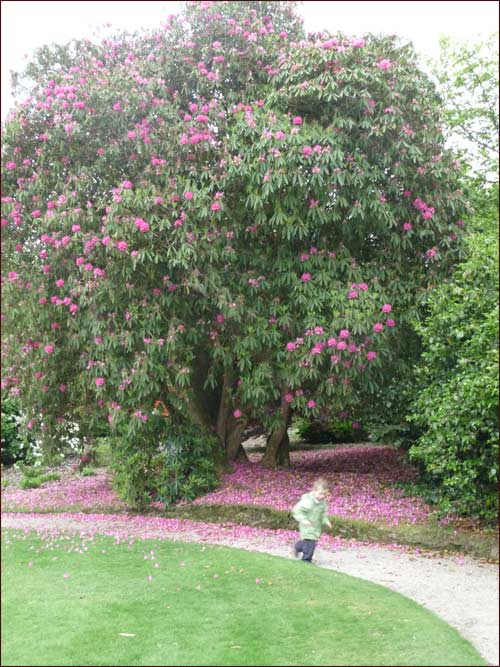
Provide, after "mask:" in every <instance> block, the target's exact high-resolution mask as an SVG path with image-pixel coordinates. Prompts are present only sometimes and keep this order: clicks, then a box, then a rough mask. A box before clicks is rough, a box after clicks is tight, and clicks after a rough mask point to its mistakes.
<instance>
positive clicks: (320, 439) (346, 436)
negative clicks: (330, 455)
mask: <svg viewBox="0 0 500 667" xmlns="http://www.w3.org/2000/svg"><path fill="white" fill-rule="evenodd" d="M293 426H294V427H295V430H296V431H297V433H298V434H299V436H300V437H301V438H302V439H303V440H306V441H307V442H310V443H312V444H326V443H329V442H331V443H342V442H360V441H361V440H365V439H366V438H367V434H366V433H365V431H363V430H362V429H359V428H358V429H357V428H353V422H352V421H351V420H345V421H344V420H340V419H330V420H329V421H328V422H327V423H322V422H318V421H314V420H308V419H305V418H302V417H299V418H296V419H295V420H294V421H293Z"/></svg>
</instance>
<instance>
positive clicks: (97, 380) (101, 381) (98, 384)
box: [95, 377, 106, 387]
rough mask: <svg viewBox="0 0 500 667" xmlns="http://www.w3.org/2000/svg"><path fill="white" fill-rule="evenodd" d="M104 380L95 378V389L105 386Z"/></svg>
mask: <svg viewBox="0 0 500 667" xmlns="http://www.w3.org/2000/svg"><path fill="white" fill-rule="evenodd" d="M105 382H106V380H105V379H104V378H101V377H99V378H96V379H95V383H96V386H97V387H102V386H103V385H104V384H105Z"/></svg>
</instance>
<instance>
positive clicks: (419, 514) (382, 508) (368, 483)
mask: <svg viewBox="0 0 500 667" xmlns="http://www.w3.org/2000/svg"><path fill="white" fill-rule="evenodd" d="M261 457H262V455H261V454H251V455H250V462H249V463H237V464H235V465H234V470H233V472H231V473H228V474H225V475H224V476H223V478H222V480H221V484H220V485H219V487H218V488H217V489H215V490H214V491H213V492H211V493H209V494H207V495H205V496H202V497H200V498H198V499H197V500H195V501H194V503H195V504H197V505H203V504H206V505H214V504H216V505H224V504H226V505H252V506H260V507H268V508H274V509H277V510H289V509H291V507H293V505H294V504H295V503H296V502H297V501H298V500H299V498H300V496H301V494H302V493H305V492H306V491H308V490H310V488H311V485H312V483H313V481H314V479H316V478H317V477H319V476H321V477H325V478H326V479H327V480H328V481H329V483H330V490H331V496H330V500H329V513H330V514H332V515H337V516H340V517H344V518H353V519H363V520H365V521H381V522H385V523H388V524H391V525H396V524H398V523H420V522H423V521H425V520H426V518H427V517H428V516H429V513H430V511H431V510H430V508H429V506H428V505H426V504H425V503H424V502H423V501H422V500H420V499H419V498H413V497H404V495H403V493H402V492H401V490H400V489H398V488H397V487H396V486H395V483H397V482H408V481H412V480H414V479H415V478H416V471H415V469H414V468H412V467H411V466H410V465H409V464H408V463H407V462H406V461H405V457H404V454H403V453H401V452H399V451H397V450H395V449H393V448H389V447H382V446H363V447H345V448H337V449H322V450H314V451H300V452H292V453H291V467H290V468H289V469H286V470H271V469H268V468H264V467H263V466H261V465H260V462H259V461H260V459H261ZM153 505H154V507H155V508H156V509H161V508H160V507H159V506H158V504H156V503H154V504H153ZM19 509H23V510H24V511H26V510H28V511H30V510H31V511H39V510H43V511H46V512H57V511H64V510H66V511H81V510H83V511H93V512H99V513H104V512H116V511H125V510H126V505H125V503H124V502H123V501H121V500H120V499H119V498H118V497H117V496H116V494H115V492H114V491H113V489H112V487H111V478H110V475H109V474H108V473H106V472H104V471H100V472H99V473H98V474H97V475H94V476H91V477H77V476H74V477H72V478H69V479H63V480H60V481H56V482H49V483H46V484H44V485H43V486H42V487H40V488H38V489H26V490H22V489H16V488H11V487H7V488H6V489H4V490H3V493H2V510H3V511H7V512H8V511H16V510H19Z"/></svg>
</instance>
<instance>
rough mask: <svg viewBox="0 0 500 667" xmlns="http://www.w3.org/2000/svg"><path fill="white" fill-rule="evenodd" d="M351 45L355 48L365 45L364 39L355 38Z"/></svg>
mask: <svg viewBox="0 0 500 667" xmlns="http://www.w3.org/2000/svg"><path fill="white" fill-rule="evenodd" d="M352 45H353V47H354V48H355V49H361V48H362V47H363V46H364V45H365V40H364V39H356V40H354V42H353V44H352Z"/></svg>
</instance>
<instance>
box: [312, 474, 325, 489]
mask: <svg viewBox="0 0 500 667" xmlns="http://www.w3.org/2000/svg"><path fill="white" fill-rule="evenodd" d="M312 488H313V491H328V482H327V481H326V479H324V478H323V477H318V479H315V480H314V483H313V487H312Z"/></svg>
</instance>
